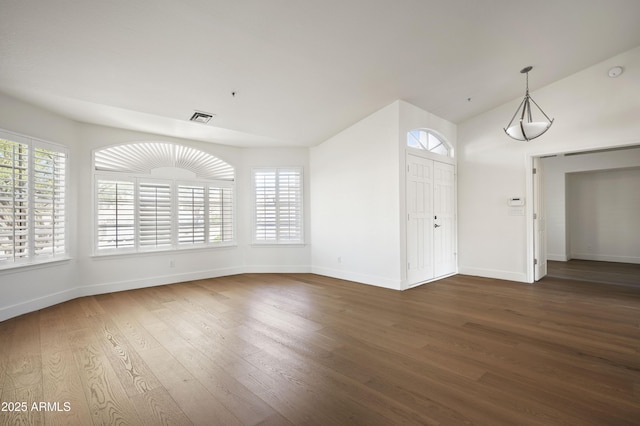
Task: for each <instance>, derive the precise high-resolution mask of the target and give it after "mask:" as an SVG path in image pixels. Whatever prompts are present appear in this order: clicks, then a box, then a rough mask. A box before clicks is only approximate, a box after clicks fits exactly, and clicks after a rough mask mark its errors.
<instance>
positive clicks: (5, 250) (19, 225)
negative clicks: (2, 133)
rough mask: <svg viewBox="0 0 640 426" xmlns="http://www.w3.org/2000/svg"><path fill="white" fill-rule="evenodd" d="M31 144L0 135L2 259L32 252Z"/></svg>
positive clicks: (20, 257)
mask: <svg viewBox="0 0 640 426" xmlns="http://www.w3.org/2000/svg"><path fill="white" fill-rule="evenodd" d="M28 204H29V145H28V144H26V143H18V142H12V141H10V140H4V139H0V261H3V263H4V262H19V261H20V260H22V259H25V258H27V257H28V255H29V246H28V220H29V210H28Z"/></svg>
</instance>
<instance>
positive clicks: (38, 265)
mask: <svg viewBox="0 0 640 426" xmlns="http://www.w3.org/2000/svg"><path fill="white" fill-rule="evenodd" d="M70 260H71V257H69V256H65V257H56V258H52V259H48V260H43V261H40V262H25V263H18V264H16V263H12V264H8V265H2V266H0V275H4V274H11V273H17V272H25V271H30V270H33V269H42V268H50V267H53V266H57V265H58V264H62V263H67V262H69V261H70Z"/></svg>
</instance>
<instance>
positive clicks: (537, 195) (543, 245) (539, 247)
mask: <svg viewBox="0 0 640 426" xmlns="http://www.w3.org/2000/svg"><path fill="white" fill-rule="evenodd" d="M533 171H534V173H533V245H534V250H533V251H534V259H533V262H534V263H533V275H534V280H535V281H539V280H541V279H542V277H544V276H545V275H547V230H546V226H545V225H546V217H545V216H546V215H545V208H544V185H543V184H542V182H543V178H544V170H543V168H542V161H540V158H539V157H534V158H533Z"/></svg>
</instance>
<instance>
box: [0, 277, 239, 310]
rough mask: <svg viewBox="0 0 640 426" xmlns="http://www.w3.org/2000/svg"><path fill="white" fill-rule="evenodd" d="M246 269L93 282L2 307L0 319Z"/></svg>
mask: <svg viewBox="0 0 640 426" xmlns="http://www.w3.org/2000/svg"><path fill="white" fill-rule="evenodd" d="M243 272H244V271H243V270H242V269H240V268H221V269H212V270H207V271H197V272H189V273H184V274H174V275H162V276H157V277H150V278H144V279H140V280H127V281H117V282H111V283H102V284H91V285H86V286H79V287H74V288H71V289H68V290H64V291H61V292H57V293H52V294H48V295H45V296H41V297H38V298H35V299H31V300H27V301H25V302H21V303H16V304H15V305H11V306H5V307H2V308H0V321H4V320H7V319H9V318H13V317H17V316H19V315H23V314H27V313H29V312H34V311H37V310H39V309H44V308H48V307H49V306H53V305H57V304H58V303H63V302H67V301H69V300H73V299H76V298H78V297H85V296H94V295H97V294H104V293H115V292H118V291H126V290H135V289H137V288H145V287H155V286H159V285H165V284H174V283H180V282H185V281H193V280H202V279H206V278H216V277H223V276H227V275H234V274H241V273H243Z"/></svg>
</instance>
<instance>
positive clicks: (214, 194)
mask: <svg viewBox="0 0 640 426" xmlns="http://www.w3.org/2000/svg"><path fill="white" fill-rule="evenodd" d="M233 232H234V229H233V189H232V188H217V187H209V241H210V242H212V243H213V242H224V241H233Z"/></svg>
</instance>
